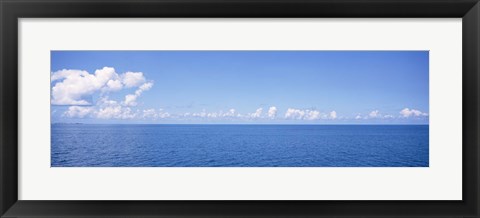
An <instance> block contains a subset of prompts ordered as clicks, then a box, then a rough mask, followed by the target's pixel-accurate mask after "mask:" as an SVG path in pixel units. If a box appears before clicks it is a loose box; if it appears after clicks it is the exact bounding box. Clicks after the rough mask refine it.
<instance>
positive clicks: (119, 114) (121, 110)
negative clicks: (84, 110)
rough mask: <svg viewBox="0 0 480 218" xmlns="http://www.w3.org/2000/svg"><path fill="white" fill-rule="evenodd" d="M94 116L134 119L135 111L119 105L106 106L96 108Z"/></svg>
mask: <svg viewBox="0 0 480 218" xmlns="http://www.w3.org/2000/svg"><path fill="white" fill-rule="evenodd" d="M95 113H96V117H97V118H100V119H123V120H125V119H134V118H136V117H137V113H134V112H133V111H132V109H131V108H129V107H122V106H121V105H115V106H107V107H103V108H100V109H98V111H96V112H95Z"/></svg>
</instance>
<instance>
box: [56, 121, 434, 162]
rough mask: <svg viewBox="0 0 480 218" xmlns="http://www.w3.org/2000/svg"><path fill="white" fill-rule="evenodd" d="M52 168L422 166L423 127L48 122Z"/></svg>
mask: <svg viewBox="0 0 480 218" xmlns="http://www.w3.org/2000/svg"><path fill="white" fill-rule="evenodd" d="M51 130H52V131H51V166H52V167H428V166H429V126H428V125H173V124H172V125H147V124H146V125H133V124H132V125H130V124H125V125H104V124H52V125H51Z"/></svg>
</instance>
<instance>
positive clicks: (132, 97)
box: [123, 82, 153, 106]
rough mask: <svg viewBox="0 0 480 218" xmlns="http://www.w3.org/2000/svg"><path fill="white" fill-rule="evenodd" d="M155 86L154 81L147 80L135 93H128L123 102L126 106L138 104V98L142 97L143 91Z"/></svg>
mask: <svg viewBox="0 0 480 218" xmlns="http://www.w3.org/2000/svg"><path fill="white" fill-rule="evenodd" d="M152 86H153V83H151V82H147V83H144V84H143V85H141V86H140V87H139V88H138V89H137V90H136V91H135V94H128V95H126V96H125V100H124V101H123V103H124V104H125V105H126V106H136V105H137V98H138V97H140V95H142V93H143V92H144V91H147V90H149V89H151V88H152Z"/></svg>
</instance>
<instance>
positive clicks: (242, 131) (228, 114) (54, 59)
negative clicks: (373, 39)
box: [50, 50, 429, 167]
mask: <svg viewBox="0 0 480 218" xmlns="http://www.w3.org/2000/svg"><path fill="white" fill-rule="evenodd" d="M50 91H51V96H50V104H51V107H50V113H51V115H50V116H51V167H429V52H428V51H294V50H292V51H291V50H278V51H277V50H275V51H263V50H258V51H239V50H225V51H220V50H216V51H51V72H50Z"/></svg>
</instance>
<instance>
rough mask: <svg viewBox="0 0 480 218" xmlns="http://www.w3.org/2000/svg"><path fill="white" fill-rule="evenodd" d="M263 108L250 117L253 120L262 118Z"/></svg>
mask: <svg viewBox="0 0 480 218" xmlns="http://www.w3.org/2000/svg"><path fill="white" fill-rule="evenodd" d="M262 112H263V108H258V109H257V110H255V113H251V114H250V117H252V118H260V117H261V116H262Z"/></svg>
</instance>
